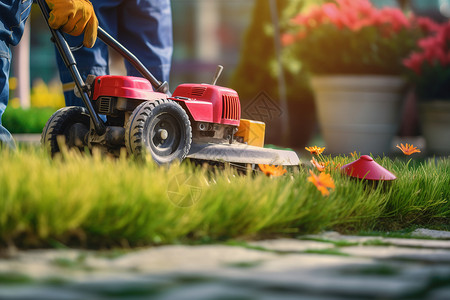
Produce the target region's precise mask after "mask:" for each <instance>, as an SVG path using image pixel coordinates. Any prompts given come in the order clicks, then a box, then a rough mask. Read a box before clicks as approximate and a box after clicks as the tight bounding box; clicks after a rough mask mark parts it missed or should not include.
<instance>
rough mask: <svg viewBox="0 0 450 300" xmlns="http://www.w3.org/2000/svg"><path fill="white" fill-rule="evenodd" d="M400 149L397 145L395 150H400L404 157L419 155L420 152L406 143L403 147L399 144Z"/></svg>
mask: <svg viewBox="0 0 450 300" xmlns="http://www.w3.org/2000/svg"><path fill="white" fill-rule="evenodd" d="M400 145H401V147H400V146H399V145H397V148H398V149H400V150H402V152H403V154H405V155H411V154H413V153H420V150H419V149H417V147H414V146H413V145H412V144H411V145H409V144H408V143H406V146H404V145H403V144H400Z"/></svg>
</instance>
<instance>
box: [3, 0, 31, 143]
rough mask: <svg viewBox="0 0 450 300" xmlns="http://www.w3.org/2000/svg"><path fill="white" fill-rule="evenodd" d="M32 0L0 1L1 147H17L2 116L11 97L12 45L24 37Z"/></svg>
mask: <svg viewBox="0 0 450 300" xmlns="http://www.w3.org/2000/svg"><path fill="white" fill-rule="evenodd" d="M31 4H32V0H2V1H1V2H0V147H1V146H4V145H6V146H9V147H11V148H15V144H14V140H13V138H12V136H11V133H9V131H8V130H7V129H6V128H5V127H4V126H3V125H2V116H3V113H4V112H5V109H6V106H7V105H8V99H9V84H8V78H9V70H10V66H11V51H10V49H9V47H10V45H13V46H15V45H17V44H18V43H19V41H20V39H21V37H22V34H23V28H24V25H25V21H26V20H27V18H28V16H29V15H30V10H31Z"/></svg>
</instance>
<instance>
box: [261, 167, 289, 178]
mask: <svg viewBox="0 0 450 300" xmlns="http://www.w3.org/2000/svg"><path fill="white" fill-rule="evenodd" d="M258 167H259V169H260V170H261V171H262V172H263V173H264V174H266V175H267V176H272V177H279V176H281V175H283V174H284V173H286V172H287V170H286V169H285V168H283V166H278V167H276V166H272V165H262V164H258Z"/></svg>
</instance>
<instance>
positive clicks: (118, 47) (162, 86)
mask: <svg viewBox="0 0 450 300" xmlns="http://www.w3.org/2000/svg"><path fill="white" fill-rule="evenodd" d="M97 36H98V38H99V39H100V40H102V42H104V43H105V44H106V45H108V46H110V47H111V48H113V49H114V50H115V51H117V53H119V54H120V55H121V56H122V57H124V58H125V59H126V60H127V61H128V62H129V63H130V64H132V65H133V67H135V68H136V70H138V71H139V73H141V75H142V76H144V78H145V79H147V80H148V81H150V83H151V84H152V86H153V88H154V89H155V90H156V92H160V93H164V94H166V93H167V92H168V91H169V84H168V83H167V82H166V81H164V82H160V81H158V80H157V79H156V78H155V76H153V74H152V73H151V72H150V71H149V70H148V69H147V68H146V67H145V66H144V64H142V62H141V61H140V60H139V59H138V58H137V57H136V56H135V55H134V54H133V53H131V52H130V51H129V50H128V49H127V48H125V47H124V46H123V45H122V44H121V43H119V42H118V41H117V40H116V39H114V38H113V37H112V36H111V35H109V34H108V33H107V32H106V31H105V30H104V29H103V28H101V27H100V26H98V31H97Z"/></svg>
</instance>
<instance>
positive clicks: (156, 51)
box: [57, 0, 173, 106]
mask: <svg viewBox="0 0 450 300" xmlns="http://www.w3.org/2000/svg"><path fill="white" fill-rule="evenodd" d="M92 4H93V5H94V9H95V13H96V15H97V18H98V21H99V25H100V26H101V27H102V28H103V29H105V30H106V31H107V32H108V33H109V34H110V35H111V36H112V37H114V38H115V39H117V40H118V41H119V42H120V43H121V44H122V45H124V46H125V47H126V48H128V50H130V51H131V52H132V53H133V54H134V55H136V56H137V57H138V58H139V60H140V61H141V62H142V63H143V64H144V65H145V66H146V67H147V68H148V69H149V71H150V72H151V73H152V74H153V75H154V76H155V77H156V79H158V80H160V81H169V72H170V66H171V61H172V49H173V37H172V11H171V7H170V0H92ZM66 38H67V41H68V43H69V45H71V46H72V47H74V46H75V47H76V46H78V45H81V44H82V37H72V36H68V35H66ZM73 54H74V56H75V59H76V61H77V65H78V70H79V71H80V73H81V76H82V77H83V79H84V80H85V79H86V77H87V75H89V74H93V75H96V76H100V75H107V74H109V67H108V60H109V57H108V48H107V46H106V45H105V44H104V43H103V42H101V41H99V40H97V42H96V43H95V45H94V47H93V48H91V49H89V48H86V47H83V48H81V49H80V50H77V51H74V53H73ZM57 61H58V68H59V74H60V78H61V81H62V83H63V84H64V87H68V88H65V92H64V96H65V99H66V105H67V106H71V105H76V106H84V105H83V103H82V100H81V99H80V98H77V97H76V96H75V94H74V92H73V90H72V87H73V85H71V84H70V83H72V82H73V79H72V77H71V76H70V72H68V70H67V68H66V66H65V65H64V62H63V61H62V60H61V58H60V56H59V55H57ZM125 67H126V69H127V74H128V75H129V76H140V77H141V75H140V73H138V72H137V71H136V70H135V69H134V67H133V66H132V65H130V64H129V63H128V62H126V63H125Z"/></svg>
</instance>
